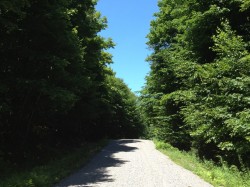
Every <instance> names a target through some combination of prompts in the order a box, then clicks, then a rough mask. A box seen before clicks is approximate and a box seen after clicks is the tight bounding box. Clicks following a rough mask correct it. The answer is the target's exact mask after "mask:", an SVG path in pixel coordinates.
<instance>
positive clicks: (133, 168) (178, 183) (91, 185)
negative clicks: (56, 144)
mask: <svg viewBox="0 0 250 187" xmlns="http://www.w3.org/2000/svg"><path fill="white" fill-rule="evenodd" d="M55 187H212V185H210V184H208V183H206V182H205V181H203V180H202V179H200V178H199V177H198V176H196V175H194V174H193V173H191V172H190V171H188V170H186V169H184V168H182V167H180V166H178V165H176V164H175V163H174V162H172V161H171V160H170V159H169V158H168V157H167V156H165V155H163V154H162V153H160V152H159V151H157V150H156V149H155V147H154V144H153V142H152V141H149V140H132V139H123V140H112V141H110V143H109V145H107V146H106V147H105V148H104V149H103V150H102V151H101V152H100V153H99V154H98V155H96V156H95V157H94V158H93V159H92V160H91V161H90V162H89V164H88V165H86V166H85V167H84V168H83V169H81V170H80V171H78V172H76V173H74V174H72V175H71V176H69V177H68V178H66V179H65V180H63V181H62V182H61V183H59V184H57V185H55Z"/></svg>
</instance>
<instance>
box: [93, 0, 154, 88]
mask: <svg viewBox="0 0 250 187" xmlns="http://www.w3.org/2000/svg"><path fill="white" fill-rule="evenodd" d="M96 9H97V10H98V11H100V12H101V14H102V16H105V17H107V19H108V28H107V29H106V30H104V31H102V32H101V33H100V34H101V35H102V36H104V37H106V38H108V37H110V38H112V39H113V41H114V43H115V44H116V46H115V48H114V49H111V50H109V52H110V53H111V54H112V55H113V61H114V63H113V64H112V65H111V67H112V69H113V70H114V71H115V72H116V76H117V77H119V78H122V79H123V80H124V82H125V83H126V84H127V85H128V86H129V88H131V90H132V91H134V92H135V91H140V90H141V87H142V86H143V85H144V83H145V76H146V75H147V73H148V72H149V64H148V62H146V61H145V59H146V58H147V56H148V55H149V54H150V53H151V52H150V50H149V49H148V48H147V45H146V42H147V38H146V35H147V34H148V33H149V30H150V21H151V20H152V19H153V18H154V17H153V14H154V13H155V12H157V11H158V7H157V0H99V2H98V4H97V6H96Z"/></svg>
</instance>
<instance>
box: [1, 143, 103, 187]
mask: <svg viewBox="0 0 250 187" xmlns="http://www.w3.org/2000/svg"><path fill="white" fill-rule="evenodd" d="M106 142H107V141H100V142H98V143H87V144H84V145H83V146H81V147H80V148H76V149H73V150H69V151H68V152H67V153H66V154H65V153H64V154H63V155H61V156H60V157H59V158H58V159H55V160H51V161H50V162H48V163H45V164H42V165H38V166H35V167H33V168H29V169H23V171H21V169H20V168H18V169H13V168H9V169H8V173H10V172H11V173H12V174H9V176H5V177H2V176H3V175H2V176H0V187H51V186H53V184H56V183H57V182H59V181H60V180H62V179H63V178H65V177H66V176H68V175H69V174H70V173H72V172H73V171H75V170H77V169H79V168H80V167H82V166H83V165H84V164H85V163H86V162H87V161H88V160H89V159H90V158H91V157H92V156H93V155H94V154H95V153H96V152H98V151H99V150H100V149H101V148H102V147H103V146H104V145H106ZM63 152H65V151H63ZM5 165H6V164H5ZM5 167H7V165H6V166H5Z"/></svg>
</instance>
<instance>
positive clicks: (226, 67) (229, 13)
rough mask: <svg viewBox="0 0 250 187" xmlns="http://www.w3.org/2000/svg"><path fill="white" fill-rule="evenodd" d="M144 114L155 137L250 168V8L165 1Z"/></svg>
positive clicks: (153, 39)
mask: <svg viewBox="0 0 250 187" xmlns="http://www.w3.org/2000/svg"><path fill="white" fill-rule="evenodd" d="M158 5H159V12H158V13H156V14H155V20H153V21H152V22H151V29H150V33H149V34H148V46H149V47H150V48H151V49H152V51H153V52H152V54H151V56H149V58H148V61H149V62H150V65H151V72H150V74H149V75H148V76H147V77H146V81H147V83H146V86H145V87H144V89H143V90H142V91H141V96H140V111H141V115H142V118H143V121H144V123H145V124H146V126H147V130H148V133H149V137H153V138H156V139H158V140H161V141H164V142H166V143H169V144H171V145H172V146H174V147H177V148H179V149H181V150H191V149H193V148H194V149H196V150H197V151H198V155H199V156H200V157H201V158H203V157H205V158H207V159H212V160H214V161H215V162H219V161H220V160H223V161H225V162H227V163H228V164H229V165H236V166H237V167H238V168H241V169H242V170H244V169H245V168H249V167H250V160H249V155H250V138H249V137H250V110H249V109H250V102H249V101H250V71H249V70H250V53H249V50H250V45H249V41H250V34H249V33H250V32H249V30H250V25H249V19H250V17H249V15H250V14H249V11H250V9H249V6H248V5H249V1H239V0H228V1H219V0H212V1H201V0H174V1H173V0H161V1H159V4H158Z"/></svg>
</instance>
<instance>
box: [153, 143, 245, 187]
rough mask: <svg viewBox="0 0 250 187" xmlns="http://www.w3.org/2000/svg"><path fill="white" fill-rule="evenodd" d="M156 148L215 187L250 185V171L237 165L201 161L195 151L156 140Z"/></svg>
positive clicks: (242, 186)
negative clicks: (177, 147) (238, 167)
mask: <svg viewBox="0 0 250 187" xmlns="http://www.w3.org/2000/svg"><path fill="white" fill-rule="evenodd" d="M154 142H155V145H156V148H157V149H158V150H159V151H161V152H162V153H164V154H165V155H167V156H168V157H169V158H170V159H171V160H173V161H174V162H175V163H177V164H178V165H180V166H182V167H184V168H186V169H188V170H190V171H192V172H193V173H195V174H197V175H198V176H200V177H201V178H203V179H204V180H205V181H207V182H209V183H210V184H212V185H214V186H215V187H236V186H237V187H249V186H250V171H245V172H241V171H239V170H238V169H237V168H236V167H234V166H231V167H228V166H226V165H222V166H217V165H215V164H214V163H213V162H212V161H201V160H200V159H199V158H197V157H196V155H195V154H194V153H193V152H183V151H179V150H178V149H176V148H174V147H172V146H171V145H169V144H167V143H163V142H159V141H154Z"/></svg>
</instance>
